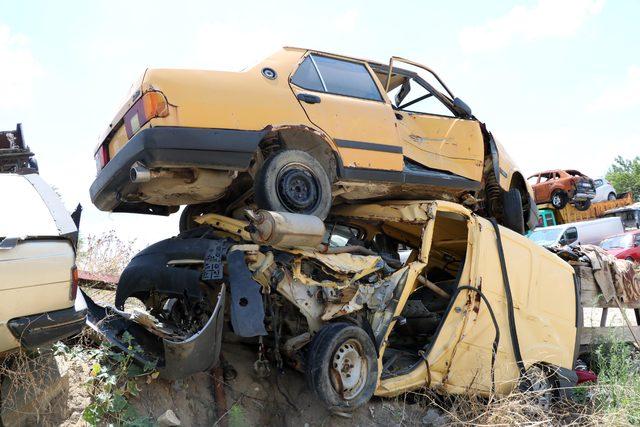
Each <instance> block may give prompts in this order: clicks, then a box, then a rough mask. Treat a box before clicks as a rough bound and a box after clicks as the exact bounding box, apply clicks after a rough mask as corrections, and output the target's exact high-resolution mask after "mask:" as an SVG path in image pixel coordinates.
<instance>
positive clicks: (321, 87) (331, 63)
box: [291, 55, 382, 101]
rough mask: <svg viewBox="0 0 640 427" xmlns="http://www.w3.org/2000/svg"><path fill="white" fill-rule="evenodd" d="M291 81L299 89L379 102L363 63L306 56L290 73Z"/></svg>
mask: <svg viewBox="0 0 640 427" xmlns="http://www.w3.org/2000/svg"><path fill="white" fill-rule="evenodd" d="M291 82H292V83H293V84H295V85H296V86H300V87H301V88H303V89H309V90H314V91H319V92H327V93H333V94H336V95H344V96H351V97H354V98H362V99H370V100H372V101H382V95H380V91H379V90H378V87H377V86H376V84H375V82H374V80H373V77H371V74H370V73H369V71H368V70H367V68H366V67H365V66H364V64H359V63H357V62H351V61H344V60H340V59H335V58H329V57H326V56H319V55H309V56H307V57H306V58H305V60H304V61H302V64H300V67H298V69H297V70H296V72H295V73H294V74H293V77H292V78H291Z"/></svg>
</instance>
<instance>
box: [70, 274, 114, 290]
mask: <svg viewBox="0 0 640 427" xmlns="http://www.w3.org/2000/svg"><path fill="white" fill-rule="evenodd" d="M78 279H80V285H89V284H90V285H92V286H94V287H104V288H107V289H115V287H116V286H117V285H118V281H119V280H120V275H114V274H102V273H92V272H90V271H86V270H78Z"/></svg>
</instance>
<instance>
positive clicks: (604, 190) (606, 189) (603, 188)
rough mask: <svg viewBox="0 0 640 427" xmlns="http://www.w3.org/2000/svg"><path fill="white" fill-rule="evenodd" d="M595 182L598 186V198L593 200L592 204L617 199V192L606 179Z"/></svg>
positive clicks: (595, 180)
mask: <svg viewBox="0 0 640 427" xmlns="http://www.w3.org/2000/svg"><path fill="white" fill-rule="evenodd" d="M593 182H594V183H595V184H596V197H594V198H593V200H591V202H592V203H595V202H604V201H605V200H615V199H616V190H615V188H613V185H611V183H609V181H607V180H606V179H604V178H598V179H594V180H593Z"/></svg>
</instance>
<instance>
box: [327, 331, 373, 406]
mask: <svg viewBox="0 0 640 427" xmlns="http://www.w3.org/2000/svg"><path fill="white" fill-rule="evenodd" d="M367 368H368V365H367V358H366V357H365V356H364V351H363V349H362V346H361V345H360V343H359V342H358V341H357V340H355V339H349V340H347V341H345V342H344V343H342V344H341V345H340V346H339V347H338V348H337V349H336V351H335V352H334V353H333V357H332V359H331V372H330V373H331V375H330V377H331V383H332V385H333V388H334V389H335V390H336V392H338V393H339V394H340V395H341V396H342V398H343V399H345V400H350V399H353V398H355V397H356V396H357V395H358V394H359V393H360V392H361V391H362V390H363V389H364V386H365V384H366V382H367Z"/></svg>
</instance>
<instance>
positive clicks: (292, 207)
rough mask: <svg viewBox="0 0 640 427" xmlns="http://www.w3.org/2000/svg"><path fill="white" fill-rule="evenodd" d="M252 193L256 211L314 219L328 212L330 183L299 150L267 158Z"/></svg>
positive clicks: (313, 162) (329, 207)
mask: <svg viewBox="0 0 640 427" xmlns="http://www.w3.org/2000/svg"><path fill="white" fill-rule="evenodd" d="M254 191H255V198H256V203H257V205H258V207H259V208H262V209H267V210H271V211H280V212H294V213H301V214H307V215H315V216H317V217H319V218H320V219H325V218H326V217H327V215H328V214H329V210H330V209H331V182H330V181H329V176H328V175H327V172H326V171H325V170H324V168H323V167H322V165H321V164H320V163H319V162H318V161H317V160H316V159H314V158H313V157H312V156H311V155H309V154H307V153H305V152H304V151H300V150H283V151H279V152H277V153H275V154H273V155H272V156H270V157H269V158H268V159H267V160H266V161H265V163H264V165H262V168H261V169H260V170H259V171H258V173H257V175H256V178H255V182H254Z"/></svg>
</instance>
